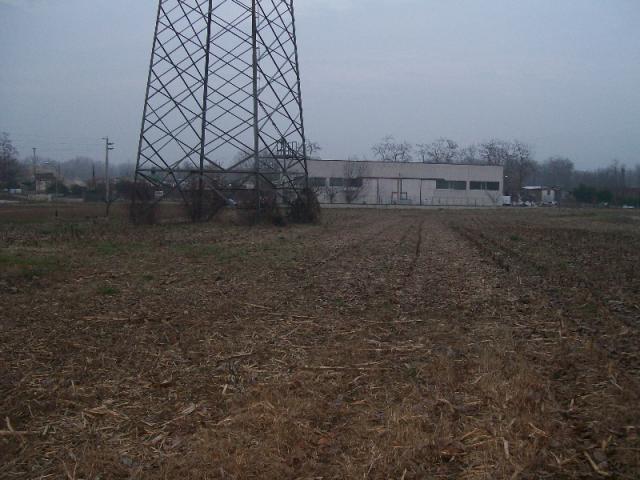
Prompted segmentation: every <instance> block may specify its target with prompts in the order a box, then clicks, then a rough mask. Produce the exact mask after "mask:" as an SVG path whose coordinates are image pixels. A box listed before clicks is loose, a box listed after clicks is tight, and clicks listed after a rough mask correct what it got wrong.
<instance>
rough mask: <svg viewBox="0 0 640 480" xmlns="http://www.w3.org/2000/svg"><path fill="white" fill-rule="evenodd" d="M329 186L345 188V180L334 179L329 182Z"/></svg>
mask: <svg viewBox="0 0 640 480" xmlns="http://www.w3.org/2000/svg"><path fill="white" fill-rule="evenodd" d="M329 185H330V186H332V187H344V178H341V177H333V178H331V180H329Z"/></svg>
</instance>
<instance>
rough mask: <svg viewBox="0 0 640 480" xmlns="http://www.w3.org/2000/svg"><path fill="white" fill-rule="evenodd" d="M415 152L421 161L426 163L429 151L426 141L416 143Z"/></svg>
mask: <svg viewBox="0 0 640 480" xmlns="http://www.w3.org/2000/svg"><path fill="white" fill-rule="evenodd" d="M416 153H417V154H418V157H419V158H420V161H421V162H422V163H427V161H428V158H429V157H428V153H429V144H428V143H418V144H417V145H416Z"/></svg>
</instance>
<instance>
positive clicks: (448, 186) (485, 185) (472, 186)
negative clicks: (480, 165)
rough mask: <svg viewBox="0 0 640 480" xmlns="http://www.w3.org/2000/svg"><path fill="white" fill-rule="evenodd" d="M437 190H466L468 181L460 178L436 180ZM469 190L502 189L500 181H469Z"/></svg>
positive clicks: (495, 190) (496, 190) (493, 190)
mask: <svg viewBox="0 0 640 480" xmlns="http://www.w3.org/2000/svg"><path fill="white" fill-rule="evenodd" d="M436 189H437V190H466V189H467V182H465V181H458V180H436ZM469 190H488V191H491V192H498V191H500V182H469Z"/></svg>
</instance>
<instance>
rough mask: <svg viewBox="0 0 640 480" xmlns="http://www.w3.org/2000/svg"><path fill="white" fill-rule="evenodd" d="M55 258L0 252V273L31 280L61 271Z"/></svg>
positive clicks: (58, 261)
mask: <svg viewBox="0 0 640 480" xmlns="http://www.w3.org/2000/svg"><path fill="white" fill-rule="evenodd" d="M61 266H62V264H61V262H60V260H59V259H58V258H57V257H52V256H38V255H32V254H28V253H9V252H0V271H1V272H2V273H3V274H6V275H8V276H18V277H24V278H26V279H33V278H34V277H42V276H44V275H46V274H48V273H51V272H54V271H56V270H60V269H61Z"/></svg>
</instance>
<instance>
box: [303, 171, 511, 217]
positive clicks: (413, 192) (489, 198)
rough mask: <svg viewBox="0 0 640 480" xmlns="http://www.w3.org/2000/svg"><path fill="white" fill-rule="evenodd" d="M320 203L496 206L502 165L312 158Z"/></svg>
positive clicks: (312, 176)
mask: <svg viewBox="0 0 640 480" xmlns="http://www.w3.org/2000/svg"><path fill="white" fill-rule="evenodd" d="M308 170H309V183H310V186H311V188H312V189H313V190H314V191H315V192H316V194H317V195H318V199H319V201H320V203H321V204H337V205H340V204H342V205H403V206H429V207H433V206H435V207H441V206H442V207H445V206H450V207H495V206H502V203H503V196H502V190H503V176H504V170H503V167H502V166H499V165H463V164H443V163H437V164H436V163H418V162H379V161H354V160H309V161H308Z"/></svg>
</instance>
